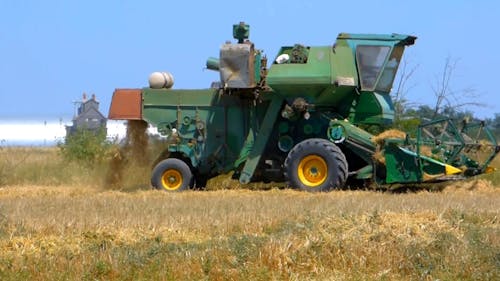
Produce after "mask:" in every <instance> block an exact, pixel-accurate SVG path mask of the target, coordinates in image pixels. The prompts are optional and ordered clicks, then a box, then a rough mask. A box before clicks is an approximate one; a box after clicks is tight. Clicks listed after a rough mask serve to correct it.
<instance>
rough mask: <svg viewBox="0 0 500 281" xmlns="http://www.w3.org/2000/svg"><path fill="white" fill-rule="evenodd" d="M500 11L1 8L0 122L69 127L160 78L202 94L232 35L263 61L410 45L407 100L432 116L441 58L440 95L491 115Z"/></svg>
mask: <svg viewBox="0 0 500 281" xmlns="http://www.w3.org/2000/svg"><path fill="white" fill-rule="evenodd" d="M499 17H500V1H493V0H492V1H481V0H479V1H460V0H455V1H451V0H450V1H403V0H399V1H312V0H311V1H303V0H300V1H290V0H288V1H281V0H278V1H270V0H269V1H258V0H255V1H189V0H185V1H165V0H164V1H147V0H146V1H131V0H106V1H92V0H88V1H74V0H66V1H63V0H60V1H56V0H46V1H23V0H2V1H1V2H0V105H1V109H0V118H7V117H9V118H37V117H44V118H47V117H53V118H55V119H56V118H60V117H64V118H66V117H68V116H69V117H71V116H72V114H73V104H72V101H74V100H77V99H79V98H80V97H81V94H82V92H87V93H95V94H96V95H97V98H98V99H99V100H100V101H101V110H102V111H103V112H104V113H105V114H107V111H108V108H109V102H110V99H111V95H112V92H113V90H114V88H140V87H143V86H146V85H147V79H148V76H149V74H150V73H151V72H153V71H170V72H172V73H173V75H174V77H175V85H174V88H206V87H208V86H209V85H210V82H211V81H214V80H217V79H218V74H217V73H215V72H212V71H207V70H204V69H203V68H204V65H205V61H206V58H207V57H209V56H217V55H218V52H219V47H220V45H221V44H222V43H224V41H226V40H232V30H231V26H232V24H234V23H238V22H240V21H245V22H247V23H249V24H250V25H251V32H250V39H251V40H252V41H253V42H254V43H255V44H256V47H257V48H258V49H262V50H264V52H265V53H266V54H267V55H268V57H269V58H271V59H272V58H274V57H275V53H276V52H277V50H278V49H279V47H280V46H281V45H290V44H294V43H302V44H305V45H331V44H332V43H333V42H334V41H335V38H336V36H337V34H338V33H340V32H352V33H402V34H412V35H415V36H417V37H418V39H417V41H416V44H415V45H414V46H411V47H410V48H408V49H407V52H406V53H405V57H406V59H407V61H408V63H409V65H410V66H412V65H418V68H417V71H416V74H415V75H414V76H413V78H412V84H415V87H413V88H412V89H411V90H410V91H409V93H408V98H409V99H410V100H412V101H414V102H416V103H425V104H433V102H434V100H435V99H434V96H433V93H432V88H431V85H432V84H434V83H435V79H436V77H437V76H438V75H440V74H441V73H442V71H443V66H444V63H445V59H446V57H451V58H453V59H456V60H458V64H457V66H456V68H455V71H454V75H453V77H452V80H451V86H452V88H453V89H454V90H456V91H460V90H461V89H465V88H473V89H475V91H476V92H477V93H478V94H479V95H480V100H479V101H485V103H487V107H484V108H470V109H471V110H474V111H475V112H476V114H477V115H478V116H480V117H493V115H494V113H495V112H500V101H499V98H498V96H499V94H498V83H497V82H498V81H499V79H500V78H499V74H500V71H499V70H498V69H500V54H499V52H498V51H497V50H496V49H497V48H498V46H499V45H500V44H499V43H500V42H499V41H500V37H499V36H498V35H497V29H498V26H500V20H499Z"/></svg>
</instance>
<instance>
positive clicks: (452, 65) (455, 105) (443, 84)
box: [431, 56, 484, 119]
mask: <svg viewBox="0 0 500 281" xmlns="http://www.w3.org/2000/svg"><path fill="white" fill-rule="evenodd" d="M458 61H459V60H458V59H453V58H452V57H451V56H448V57H446V59H445V64H444V68H443V72H442V73H441V75H440V76H436V81H435V84H434V85H431V88H432V92H433V93H434V96H435V97H436V102H435V104H434V112H433V116H432V119H434V118H437V117H439V116H440V115H443V114H444V113H445V110H446V109H448V111H449V110H450V109H453V111H455V112H457V111H460V109H461V108H463V107H465V106H484V104H482V103H479V102H475V101H473V100H474V99H477V97H478V94H477V92H476V90H475V89H473V88H471V87H468V88H464V89H461V90H454V89H452V87H451V80H452V78H453V76H454V74H455V70H456V67H457V64H458Z"/></svg>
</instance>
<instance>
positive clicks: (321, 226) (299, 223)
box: [0, 149, 500, 280]
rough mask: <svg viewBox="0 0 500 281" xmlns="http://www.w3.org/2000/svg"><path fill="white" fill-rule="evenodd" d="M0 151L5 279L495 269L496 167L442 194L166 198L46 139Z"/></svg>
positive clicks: (367, 276) (392, 274)
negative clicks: (62, 153) (86, 165)
mask: <svg viewBox="0 0 500 281" xmlns="http://www.w3.org/2000/svg"><path fill="white" fill-rule="evenodd" d="M6 150H7V149H3V150H0V160H2V162H0V163H1V165H2V166H0V172H1V173H0V175H2V177H3V182H2V185H0V249H1V251H0V280H498V279H499V278H500V222H499V215H500V207H499V206H500V196H499V195H500V189H499V188H498V187H497V186H498V178H499V177H500V175H499V172H498V171H497V172H495V173H493V174H490V175H488V176H486V177H478V178H474V179H471V180H469V181H465V182H455V183H453V184H450V185H449V186H447V187H446V188H444V189H443V190H442V191H440V192H429V191H420V192H408V193H390V192H375V191H364V190H358V191H334V192H330V193H321V194H311V193H304V192H298V191H293V190H288V189H280V188H272V187H270V188H268V190H249V189H242V188H238V189H234V190H214V191H189V192H184V193H173V194H172V193H165V192H161V191H155V190H150V189H149V186H148V184H147V181H148V179H147V178H146V179H145V180H144V181H143V182H141V180H137V179H136V181H134V182H132V183H131V184H130V185H131V186H132V187H128V188H123V189H121V190H110V189H109V188H106V186H105V185H103V181H102V170H103V168H102V167H98V168H96V169H90V170H88V169H87V170H86V169H83V168H81V167H78V166H74V165H71V164H68V163H64V162H61V161H59V160H58V158H57V153H56V152H55V151H53V150H51V149H48V150H44V149H42V150H40V151H39V150H36V151H33V150H26V151H25V150H14V152H16V153H13V150H10V151H8V152H6ZM2 153H3V154H2ZM496 164H498V163H497V162H496V163H495V165H496ZM91 175H94V176H95V177H93V178H91V177H90V176H91ZM96 175H97V176H96ZM133 177H134V178H136V177H137V175H134V176H133ZM224 184H225V185H230V184H231V183H230V182H228V181H225V182H224Z"/></svg>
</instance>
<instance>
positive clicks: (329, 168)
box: [284, 139, 348, 192]
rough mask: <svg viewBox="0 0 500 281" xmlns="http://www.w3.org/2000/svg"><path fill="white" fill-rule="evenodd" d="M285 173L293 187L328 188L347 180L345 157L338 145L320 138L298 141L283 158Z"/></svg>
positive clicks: (313, 190) (340, 185)
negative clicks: (284, 158)
mask: <svg viewBox="0 0 500 281" xmlns="http://www.w3.org/2000/svg"><path fill="white" fill-rule="evenodd" d="M284 166H285V176H286V178H287V180H288V182H289V184H290V185H291V186H292V187H294V188H299V189H302V190H305V191H312V192H316V191H329V190H330V189H332V188H341V187H343V186H344V184H345V182H346V180H347V173H348V169H347V160H346V158H345V156H344V153H342V151H341V150H340V148H339V147H338V146H336V145H335V144H333V143H331V142H330V141H327V140H324V139H308V140H305V141H302V142H300V143H298V144H297V145H296V146H294V147H293V149H292V150H290V152H289V153H288V156H287V158H286V160H285V165H284Z"/></svg>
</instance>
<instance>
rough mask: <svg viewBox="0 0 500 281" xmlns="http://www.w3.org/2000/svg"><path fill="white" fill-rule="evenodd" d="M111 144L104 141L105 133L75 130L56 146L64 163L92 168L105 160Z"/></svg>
mask: <svg viewBox="0 0 500 281" xmlns="http://www.w3.org/2000/svg"><path fill="white" fill-rule="evenodd" d="M111 146H112V142H110V141H108V140H106V131H105V130H99V131H98V132H94V131H89V130H77V131H76V132H75V133H74V134H72V135H70V136H68V137H66V139H65V141H64V142H62V143H59V144H58V147H59V149H60V152H61V155H62V156H63V158H64V159H65V160H66V161H69V162H76V163H78V164H80V165H83V166H86V167H93V166H95V165H97V164H101V163H103V162H104V161H105V160H106V155H107V153H108V152H109V150H110V148H111Z"/></svg>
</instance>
